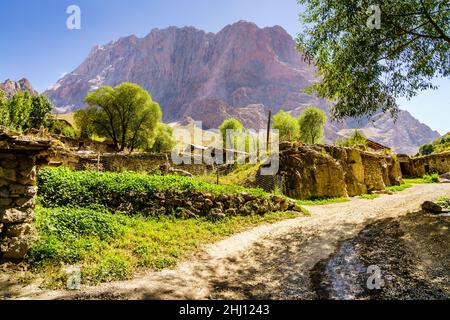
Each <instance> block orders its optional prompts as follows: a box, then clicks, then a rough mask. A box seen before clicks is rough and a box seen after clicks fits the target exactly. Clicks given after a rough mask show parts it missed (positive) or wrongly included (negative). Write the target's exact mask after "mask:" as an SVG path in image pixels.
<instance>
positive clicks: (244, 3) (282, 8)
mask: <svg viewBox="0 0 450 320" xmlns="http://www.w3.org/2000/svg"><path fill="white" fill-rule="evenodd" d="M72 4H75V5H78V6H79V7H80V8H81V14H82V17H81V18H82V24H81V28H82V29H81V30H68V29H67V28H66V19H67V17H68V14H67V13H66V9H67V7H68V6H69V5H72ZM300 11H301V7H300V6H299V5H298V4H297V1H296V0H127V1H124V0H69V1H67V0H21V1H6V0H2V1H1V5H0V39H1V43H2V47H1V49H0V81H2V82H3V81H4V80H6V79H7V78H10V79H15V80H19V79H20V78H23V77H26V78H28V79H29V80H30V81H31V83H32V85H33V86H34V87H35V88H36V89H37V90H38V91H43V90H45V88H47V87H48V86H50V85H52V84H54V83H55V82H56V81H57V80H58V79H59V78H60V77H61V75H63V74H64V73H66V72H70V71H72V70H73V69H75V68H76V67H77V66H78V65H79V64H80V63H81V62H82V61H83V60H84V58H85V57H86V56H87V54H88V53H89V51H90V50H91V48H92V47H93V46H94V45H96V44H105V43H108V42H110V41H111V40H114V39H117V38H119V37H121V36H127V35H130V34H135V35H137V36H139V37H142V36H144V35H146V34H147V33H149V32H150V30H151V29H153V28H160V29H161V28H165V27H168V26H180V27H182V26H194V27H197V28H200V29H203V30H206V31H211V32H217V31H219V30H220V29H222V28H223V27H224V26H226V25H227V24H230V23H234V22H236V21H239V20H248V21H252V22H255V23H256V24H258V25H259V26H260V27H264V26H273V25H280V26H282V27H284V28H285V29H286V30H287V31H288V32H289V33H290V34H291V35H293V36H295V35H296V33H297V32H298V31H299V30H300V24H299V21H298V20H299V19H298V14H299V13H300ZM436 84H437V85H439V86H440V89H439V90H438V91H431V92H424V93H421V94H419V96H417V97H415V98H414V99H412V100H411V101H407V100H405V99H401V100H400V101H399V103H400V105H401V107H402V108H403V109H406V110H408V111H410V112H411V113H412V114H413V115H414V116H416V117H417V118H419V119H420V120H421V121H422V122H424V123H426V124H428V125H429V126H430V127H431V128H433V129H434V130H438V131H439V132H441V134H443V133H445V132H447V131H450V124H449V123H450V121H449V120H448V119H450V109H449V108H450V79H438V80H436Z"/></svg>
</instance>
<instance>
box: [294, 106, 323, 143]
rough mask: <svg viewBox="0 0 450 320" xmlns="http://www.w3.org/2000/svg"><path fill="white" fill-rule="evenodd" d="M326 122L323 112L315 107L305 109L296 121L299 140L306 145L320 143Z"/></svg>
mask: <svg viewBox="0 0 450 320" xmlns="http://www.w3.org/2000/svg"><path fill="white" fill-rule="evenodd" d="M326 122H327V116H326V114H325V112H324V111H322V110H320V109H319V108H316V107H309V108H307V109H306V110H305V111H304V112H303V113H302V115H301V116H300V118H299V120H298V123H299V128H300V140H301V141H303V142H304V143H307V144H316V143H320V142H321V140H322V138H323V136H324V129H323V128H324V125H325V123H326Z"/></svg>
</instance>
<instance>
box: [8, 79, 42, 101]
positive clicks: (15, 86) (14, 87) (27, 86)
mask: <svg viewBox="0 0 450 320" xmlns="http://www.w3.org/2000/svg"><path fill="white" fill-rule="evenodd" d="M0 90H3V91H4V92H6V97H7V98H10V97H12V96H13V95H14V94H16V93H18V92H20V91H28V92H29V93H31V94H37V92H36V91H35V90H34V89H33V86H32V85H31V83H30V81H28V79H25V78H24V79H21V80H19V81H14V80H10V79H8V80H6V81H5V82H3V83H0Z"/></svg>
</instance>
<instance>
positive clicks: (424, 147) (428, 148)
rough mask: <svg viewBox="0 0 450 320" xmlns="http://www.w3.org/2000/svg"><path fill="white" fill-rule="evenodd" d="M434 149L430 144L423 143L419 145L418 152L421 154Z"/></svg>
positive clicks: (429, 152)
mask: <svg viewBox="0 0 450 320" xmlns="http://www.w3.org/2000/svg"><path fill="white" fill-rule="evenodd" d="M433 151H434V147H433V145H431V144H425V145H423V146H421V147H420V150H419V153H420V154H421V155H423V156H426V155H429V154H432V153H433Z"/></svg>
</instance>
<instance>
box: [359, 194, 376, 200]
mask: <svg viewBox="0 0 450 320" xmlns="http://www.w3.org/2000/svg"><path fill="white" fill-rule="evenodd" d="M359 197H360V198H361V199H367V200H373V199H376V198H378V197H379V195H377V194H362V195H360V196H359Z"/></svg>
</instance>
